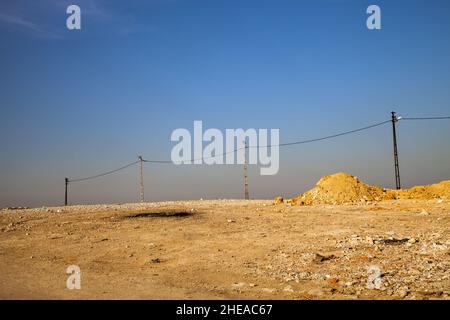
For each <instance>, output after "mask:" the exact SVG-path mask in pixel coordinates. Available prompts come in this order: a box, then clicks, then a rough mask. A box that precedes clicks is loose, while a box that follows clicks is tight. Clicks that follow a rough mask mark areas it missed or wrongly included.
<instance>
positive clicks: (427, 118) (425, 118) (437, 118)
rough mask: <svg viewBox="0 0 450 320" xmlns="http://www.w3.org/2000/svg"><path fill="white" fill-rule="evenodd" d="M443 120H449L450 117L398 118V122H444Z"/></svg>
mask: <svg viewBox="0 0 450 320" xmlns="http://www.w3.org/2000/svg"><path fill="white" fill-rule="evenodd" d="M444 119H450V117H407V118H403V117H402V118H400V119H399V120H444Z"/></svg>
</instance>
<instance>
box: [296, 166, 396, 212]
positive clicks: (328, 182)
mask: <svg viewBox="0 0 450 320" xmlns="http://www.w3.org/2000/svg"><path fill="white" fill-rule="evenodd" d="M394 197H395V196H394V195H393V194H392V193H391V192H389V191H388V190H386V189H383V188H380V187H376V186H370V185H368V184H365V183H364V182H361V181H360V180H359V179H358V178H357V177H355V176H352V175H350V174H347V173H342V172H341V173H336V174H333V175H331V176H325V177H322V178H321V179H320V180H319V182H317V184H316V186H315V187H314V188H313V189H311V190H309V191H308V192H305V193H303V194H301V195H299V196H298V197H295V198H293V199H292V200H291V202H292V204H296V205H312V204H348V203H359V202H366V201H379V200H386V199H394Z"/></svg>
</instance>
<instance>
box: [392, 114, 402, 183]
mask: <svg viewBox="0 0 450 320" xmlns="http://www.w3.org/2000/svg"><path fill="white" fill-rule="evenodd" d="M391 114H392V137H393V142H394V167H395V187H396V188H397V190H399V189H401V184H400V168H399V166H398V151H397V133H396V132H395V123H396V122H397V121H398V120H399V118H397V115H396V114H395V112H394V111H392V112H391Z"/></svg>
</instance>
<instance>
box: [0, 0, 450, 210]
mask: <svg viewBox="0 0 450 320" xmlns="http://www.w3.org/2000/svg"><path fill="white" fill-rule="evenodd" d="M69 4H78V5H79V6H80V7H81V10H82V30H80V31H69V30H67V29H66V25H65V20H66V17H67V15H66V13H65V11H66V7H67V6H68V5H69ZM370 4H377V5H379V6H380V7H381V11H382V29H381V30H377V31H370V30H368V29H367V28H366V19H367V16H368V15H367V14H366V8H367V6H368V5H370ZM449 39H450V2H449V1H446V0H434V1H413V0H410V1H357V0H354V1H350V0H322V1H317V0H315V1H313V0H308V1H306V0H304V1H300V0H297V1H286V0H282V1H264V0H259V1H250V0H242V1H230V0H227V1H222V0H214V1H190V0H185V1H177V0H154V1H152V0H150V1H143V0H136V1H119V0H108V1H106V0H104V1H102V0H93V1H87V0H75V1H72V0H70V1H65V0H40V1H31V0H29V1H23V0H15V1H2V2H1V3H0V119H1V126H0V152H1V155H0V207H2V206H19V205H29V206H38V205H51V204H60V203H61V202H62V200H63V191H64V189H63V187H64V184H63V181H64V177H66V176H69V177H74V178H75V177H83V176H86V175H90V174H96V173H98V172H101V171H104V170H109V169H114V168H116V167H118V166H121V165H123V164H125V163H128V162H131V161H133V160H135V159H136V156H137V155H139V154H142V155H144V156H145V157H147V158H157V159H167V158H169V157H170V150H171V147H172V146H173V144H172V143H171V142H170V134H171V132H172V131H173V130H174V129H176V128H188V129H190V128H192V125H193V121H194V120H203V122H204V125H205V126H206V127H208V128H213V127H215V128H220V129H225V128H240V127H242V128H279V129H280V139H281V142H285V141H292V140H300V139H308V138H315V137H320V136H324V135H329V134H333V133H336V132H339V131H342V130H347V129H354V128H358V127H361V126H365V125H368V124H371V123H374V122H379V121H383V120H386V119H388V118H389V115H390V114H389V113H390V111H392V110H395V111H397V112H398V114H399V115H401V116H410V117H413V116H434V115H436V116H439V115H449V114H450V90H449V88H450V59H449V57H450V40H449ZM398 131H399V133H398V139H399V152H400V171H401V174H402V182H403V184H404V186H410V185H414V184H426V183H432V182H436V181H440V180H446V179H450V148H449V144H448V139H449V138H450V121H434V122H401V123H399V128H398ZM391 139H392V137H391V128H390V126H389V125H387V126H384V127H379V128H376V129H373V130H371V131H366V132H364V133H361V134H358V135H352V136H346V137H341V138H338V139H335V140H329V141H324V142H318V143H315V144H311V145H303V146H292V147H288V148H285V149H282V150H281V153H280V171H279V173H278V174H277V175H276V176H262V177H261V176H259V174H258V172H259V169H258V168H257V167H252V168H251V170H250V173H251V176H250V193H251V197H254V198H267V197H273V196H276V195H284V196H285V197H290V196H293V195H295V194H298V193H301V192H303V191H305V190H306V189H308V188H310V187H311V186H312V185H313V184H314V183H315V181H316V180H317V179H318V178H319V177H320V176H322V175H325V174H330V173H333V172H337V171H347V172H349V173H352V174H355V175H358V176H359V177H361V179H363V180H365V181H367V182H369V183H372V184H379V185H383V186H385V187H393V185H394V182H395V180H394V177H393V161H392V141H391ZM145 180H146V199H147V200H168V199H189V198H192V199H198V198H201V197H202V198H216V197H220V198H222V197H224V198H240V197H242V196H243V191H242V167H241V166H173V165H151V164H147V165H146V166H145ZM138 195H139V193H138V167H132V168H129V169H127V170H124V171H122V172H120V173H118V174H117V175H112V176H109V177H105V178H102V179H98V180H95V181H91V182H83V183H78V184H73V185H71V186H70V199H69V200H70V202H72V203H96V202H132V201H136V200H137V199H138Z"/></svg>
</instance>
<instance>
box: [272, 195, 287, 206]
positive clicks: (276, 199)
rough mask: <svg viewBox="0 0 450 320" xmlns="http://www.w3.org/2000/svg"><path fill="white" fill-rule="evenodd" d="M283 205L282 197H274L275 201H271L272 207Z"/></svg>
mask: <svg viewBox="0 0 450 320" xmlns="http://www.w3.org/2000/svg"><path fill="white" fill-rule="evenodd" d="M283 203H284V199H283V197H276V198H275V200H274V201H273V204H274V205H278V204H283Z"/></svg>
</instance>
